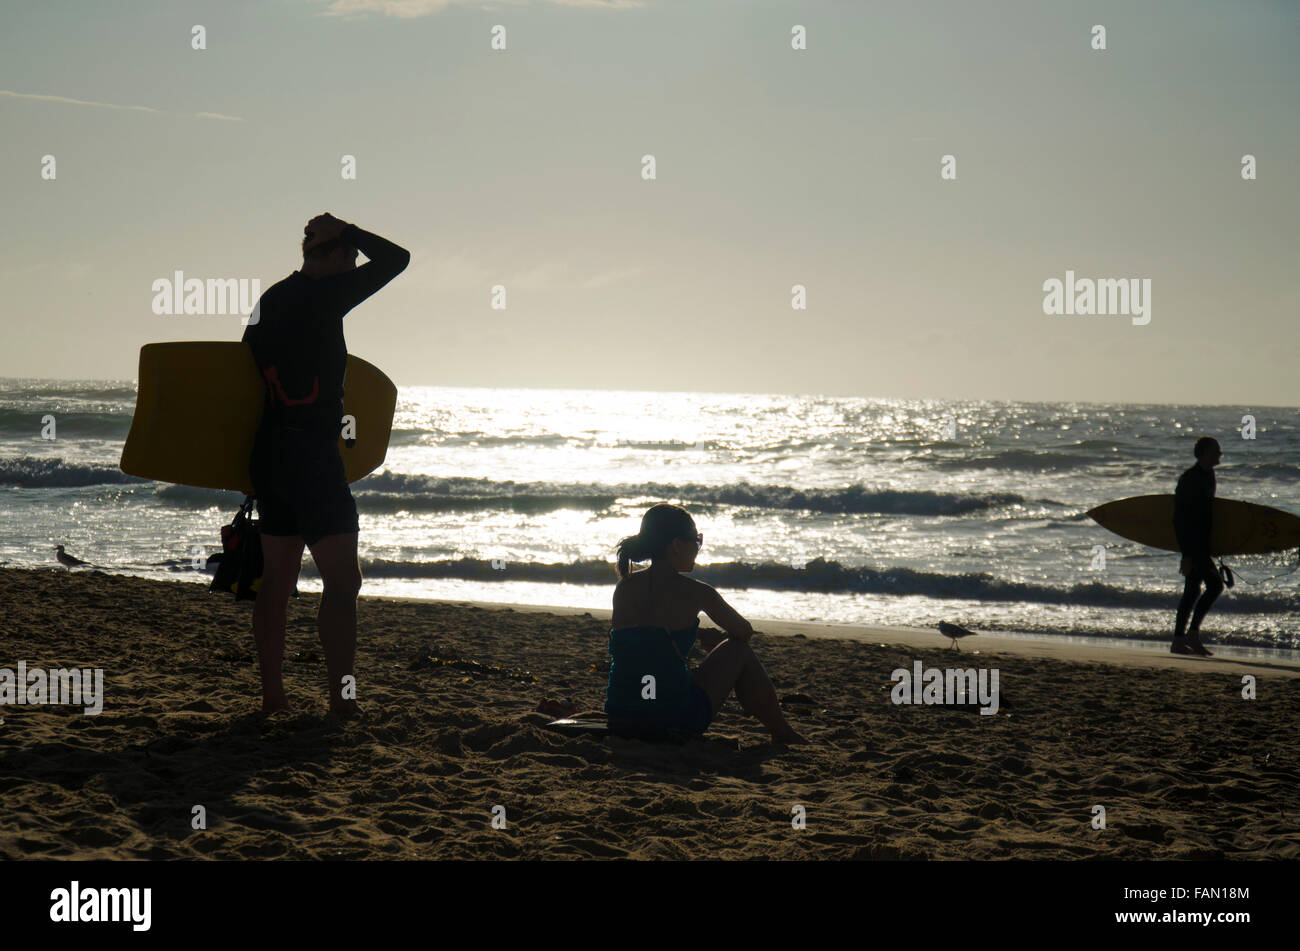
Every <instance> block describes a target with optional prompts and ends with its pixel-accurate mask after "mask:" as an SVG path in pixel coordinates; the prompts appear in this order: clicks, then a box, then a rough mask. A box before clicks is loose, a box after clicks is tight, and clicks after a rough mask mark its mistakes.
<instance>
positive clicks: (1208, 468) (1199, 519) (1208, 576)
mask: <svg viewBox="0 0 1300 951" xmlns="http://www.w3.org/2000/svg"><path fill="white" fill-rule="evenodd" d="M1193 452H1194V453H1195V454H1196V465H1194V466H1192V467H1191V468H1190V469H1188V470H1187V471H1186V472H1184V473H1183V474H1182V476H1181V477H1180V478H1179V480H1178V488H1177V490H1176V491H1175V492H1174V534H1175V535H1176V536H1177V538H1178V549H1179V551H1181V552H1182V553H1183V560H1182V563H1181V564H1180V565H1179V568H1178V570H1179V572H1180V573H1181V574H1182V575H1183V576H1184V577H1185V578H1186V579H1187V581H1186V582H1185V583H1184V585H1183V597H1182V600H1181V601H1179V602H1178V615H1177V617H1176V619H1175V622H1174V642H1173V644H1172V645H1171V646H1170V648H1169V652H1170V653H1171V654H1200V655H1202V656H1204V657H1209V656H1211V654H1210V652H1209V651H1208V650H1206V648H1205V645H1204V644H1202V643H1201V621H1202V620H1204V618H1205V613H1206V612H1207V611H1209V610H1210V605H1212V604H1214V599H1215V598H1217V597H1218V596H1219V595H1220V594H1221V593H1222V592H1223V580H1222V579H1221V578H1220V577H1219V572H1218V569H1217V568H1215V567H1214V562H1213V560H1211V558H1210V528H1211V516H1212V514H1213V512H1214V490H1215V488H1216V482H1215V478H1214V467H1215V466H1217V465H1218V464H1219V460H1220V459H1221V458H1222V457H1223V452H1222V450H1221V449H1220V448H1219V442H1218V440H1216V439H1214V438H1212V437H1210V436H1202V437H1201V438H1200V439H1198V440H1196V446H1195V447H1194V449H1193ZM1202 584H1204V585H1205V593H1204V594H1202V593H1201V585H1202ZM1198 595H1199V597H1198ZM1189 614H1190V615H1191V618H1192V624H1191V627H1190V628H1188V627H1187V616H1188V615H1189ZM1184 629H1186V630H1187V635H1186V636H1183V631H1184Z"/></svg>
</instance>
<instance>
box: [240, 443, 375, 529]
mask: <svg viewBox="0 0 1300 951" xmlns="http://www.w3.org/2000/svg"><path fill="white" fill-rule="evenodd" d="M249 470H250V472H249V474H250V475H251V476H252V479H253V491H254V493H255V494H256V495H257V515H258V518H259V519H260V521H259V523H258V528H259V529H260V530H261V533H262V534H263V535H290V536H292V535H298V536H301V537H302V540H303V541H304V542H306V543H307V544H308V545H314V544H316V542H318V541H320V540H321V539H322V538H324V537H325V536H326V535H340V534H344V533H347V532H355V531H357V528H358V525H357V503H356V501H355V500H354V499H353V498H352V490H351V489H349V488H348V479H347V475H346V473H345V472H344V471H343V459H342V457H340V456H339V448H338V433H337V432H336V431H335V430H334V429H332V428H331V429H329V430H323V431H322V430H311V429H292V428H289V427H282V428H279V429H266V430H259V431H258V433H257V437H256V439H255V440H254V442H253V455H252V458H251V459H250V462H249Z"/></svg>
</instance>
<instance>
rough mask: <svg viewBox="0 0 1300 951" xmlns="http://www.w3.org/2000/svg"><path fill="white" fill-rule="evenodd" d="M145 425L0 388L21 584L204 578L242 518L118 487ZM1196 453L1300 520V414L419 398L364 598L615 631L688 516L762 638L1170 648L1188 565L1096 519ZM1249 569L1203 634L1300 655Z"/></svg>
mask: <svg viewBox="0 0 1300 951" xmlns="http://www.w3.org/2000/svg"><path fill="white" fill-rule="evenodd" d="M134 402H135V386H134V384H133V382H131V381H49V380H23V379H3V380H0V513H2V515H3V518H2V521H0V525H2V526H3V527H2V528H0V562H4V563H7V564H8V565H10V566H15V567H41V566H53V565H54V564H55V561H54V552H53V546H54V545H55V544H57V543H63V544H65V545H66V546H67V548H68V550H69V551H70V552H72V553H73V554H75V555H77V556H78V557H80V558H83V559H85V560H88V561H90V562H93V563H95V564H96V565H99V566H102V567H104V568H105V569H107V570H111V571H115V572H120V573H124V574H133V575H139V576H143V577H150V578H165V579H172V580H182V581H191V582H193V583H195V584H205V585H206V584H207V583H208V582H209V580H210V577H209V576H208V575H207V574H206V573H205V571H204V570H203V569H202V568H201V567H200V568H198V569H196V568H195V567H194V562H195V560H196V557H197V560H198V562H199V564H200V566H201V564H202V560H203V559H204V558H205V557H206V555H207V554H209V553H212V552H216V551H218V550H220V541H219V539H220V534H219V533H220V527H221V525H222V524H224V523H228V522H229V521H230V519H231V518H232V517H233V515H234V512H235V510H236V509H237V508H238V506H239V503H240V502H241V500H242V496H240V495H239V494H237V493H233V492H217V491H210V490H207V489H196V488H191V487H185V486H176V485H167V484H161V483H156V482H151V481H146V480H141V479H136V478H133V477H131V476H127V475H125V474H123V473H122V471H121V470H120V469H119V467H118V462H119V459H120V456H121V450H122V444H123V442H124V440H125V439H126V435H127V432H128V430H129V428H130V422H131V413H132V410H133V406H134ZM1247 413H1249V414H1252V415H1253V416H1254V418H1255V421H1256V434H1255V438H1254V439H1244V438H1242V435H1241V424H1242V417H1243V415H1245V414H1247ZM47 414H49V415H53V416H54V417H55V419H56V423H57V431H56V432H57V438H55V439H53V440H49V439H44V438H42V436H41V429H42V418H43V417H44V416H46V415H47ZM1200 434H1209V435H1213V436H1215V437H1216V438H1218V439H1219V441H1220V442H1221V443H1222V445H1223V462H1222V464H1221V465H1220V466H1219V468H1218V469H1217V470H1216V472H1217V476H1218V483H1219V495H1220V496H1221V497H1226V498H1238V499H1245V500H1249V501H1255V502H1261V503H1264V504H1267V505H1273V506H1276V507H1279V508H1283V509H1288V510H1290V511H1293V512H1300V424H1298V423H1297V416H1296V411H1295V410H1292V409H1284V408H1268V407H1241V406H1171V405H1115V404H1109V405H1108V404H1079V403H988V402H961V401H919V400H892V399H854V398H831V397H820V396H784V395H762V394H749V395H736V394H709V393H646V392H612V391H595V390H499V389H498V390H489V389H470V388H442V387H403V388H401V390H400V393H399V399H398V407H397V416H396V419H395V420H394V428H393V437H392V441H391V443H390V446H389V451H388V458H387V460H386V463H385V465H384V467H383V468H382V469H381V470H380V471H378V472H376V473H375V474H373V475H371V476H369V477H367V478H366V479H364V480H361V481H360V482H357V483H355V484H354V485H353V487H352V489H353V493H354V495H355V496H356V499H357V504H358V508H359V510H360V516H361V561H362V572H363V575H364V577H365V583H364V587H363V589H362V593H363V594H371V595H396V596H405V597H427V598H450V599H456V600H478V601H496V602H517V603H526V604H565V605H573V606H578V607H602V608H607V607H609V605H610V595H611V592H612V589H613V583H614V580H615V579H614V571H613V559H614V555H613V546H614V544H615V543H616V542H617V541H618V539H619V538H620V537H622V536H624V535H627V534H631V533H633V532H635V531H636V529H637V526H638V524H639V520H640V517H641V514H642V513H643V512H644V511H645V509H646V508H647V507H648V506H649V505H651V504H653V503H654V502H659V501H669V502H675V503H678V504H681V505H683V506H685V507H686V508H687V509H688V510H689V511H690V512H691V513H692V514H693V515H694V516H695V519H696V522H697V524H698V526H699V528H700V530H701V531H702V532H703V533H704V547H703V549H702V550H701V552H700V557H699V559H698V563H697V568H696V570H695V577H698V578H700V579H702V580H704V581H707V582H709V583H710V584H713V585H714V586H715V587H717V588H719V590H721V591H722V593H723V595H724V596H725V597H726V598H727V599H728V600H729V601H730V602H731V603H732V604H733V605H734V606H735V607H737V609H738V610H740V611H741V612H742V613H744V614H747V615H749V616H751V617H770V618H782V619H789V620H808V621H832V622H839V623H849V624H871V625H903V626H913V627H933V626H934V625H935V624H937V623H938V622H939V621H940V620H950V621H955V622H957V623H961V624H964V625H966V626H968V627H972V628H975V629H978V630H984V631H992V630H1004V631H1008V630H1009V631H1024V632H1031V633H1037V634H1042V635H1053V636H1106V637H1122V638H1167V637H1168V634H1169V631H1170V630H1171V629H1172V624H1173V611H1174V606H1175V604H1176V602H1177V599H1178V595H1179V593H1180V592H1181V582H1182V579H1181V577H1180V576H1179V575H1178V556H1177V555H1175V554H1172V553H1168V552H1161V551H1156V550H1153V549H1148V548H1144V547H1142V546H1140V545H1136V544H1133V543H1130V542H1127V541H1125V540H1124V539H1121V538H1119V537H1118V536H1115V535H1111V534H1109V533H1107V532H1106V531H1104V530H1103V529H1101V528H1100V527H1099V526H1097V525H1096V524H1094V523H1093V522H1092V521H1091V520H1090V519H1089V518H1087V516H1086V515H1085V514H1084V513H1085V512H1086V510H1087V509H1089V508H1091V507H1092V506H1094V505H1097V504H1099V503H1101V502H1105V501H1109V500H1111V499H1116V498H1124V497H1127V496H1132V495H1142V494H1147V493H1157V492H1172V491H1173V488H1174V484H1175V482H1176V480H1177V478H1178V475H1179V474H1180V473H1181V472H1182V471H1183V469H1185V468H1186V467H1187V466H1188V465H1190V464H1191V463H1192V461H1193V460H1192V457H1191V446H1192V442H1193V439H1194V437H1195V436H1197V435H1200ZM1096 546H1104V552H1105V563H1104V567H1103V566H1102V565H1101V564H1100V562H1099V560H1098V557H1097V547H1096ZM1244 561H1245V560H1244V559H1241V560H1235V566H1236V567H1237V568H1238V584H1237V586H1236V587H1235V588H1234V589H1232V590H1231V591H1230V592H1226V593H1225V594H1224V596H1222V597H1221V598H1220V599H1219V601H1218V603H1217V604H1216V605H1215V609H1214V611H1213V612H1212V613H1211V615H1210V617H1209V619H1208V620H1207V622H1206V624H1205V626H1204V631H1205V633H1206V635H1207V637H1208V638H1209V639H1211V640H1212V641H1215V642H1218V643H1226V644H1238V645H1250V646H1254V647H1265V648H1283V649H1295V648H1296V647H1297V646H1300V636H1298V635H1300V625H1297V620H1296V610H1297V607H1300V594H1298V592H1300V572H1295V571H1294V568H1295V566H1296V553H1295V552H1292V553H1290V554H1289V555H1280V556H1276V557H1274V558H1272V559H1267V560H1265V559H1259V560H1258V561H1259V562H1260V563H1258V564H1243V563H1242V562H1244ZM1228 562H1229V564H1230V565H1232V564H1234V559H1228ZM300 588H302V589H305V590H313V589H315V590H319V579H318V578H317V577H316V575H315V574H314V568H313V566H312V564H311V561H310V559H307V560H306V561H305V567H304V573H303V578H302V581H301V582H300ZM214 597H217V595H214ZM936 637H937V635H936Z"/></svg>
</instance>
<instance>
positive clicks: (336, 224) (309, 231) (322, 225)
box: [302, 211, 348, 251]
mask: <svg viewBox="0 0 1300 951" xmlns="http://www.w3.org/2000/svg"><path fill="white" fill-rule="evenodd" d="M347 226H348V223H347V222H346V221H343V220H341V219H339V218H335V217H334V216H333V215H331V214H330V213H329V212H328V211H327V212H325V213H324V214H323V215H317V216H316V217H315V218H313V219H311V221H309V222H307V226H306V227H305V228H303V229H302V230H303V235H304V236H305V238H306V241H305V243H304V244H303V250H304V251H310V250H311V249H312V248H314V247H316V245H318V244H324V243H325V242H326V241H333V240H334V239H335V238H337V237H338V236H339V235H340V234H342V233H343V229H344V228H346V227H347Z"/></svg>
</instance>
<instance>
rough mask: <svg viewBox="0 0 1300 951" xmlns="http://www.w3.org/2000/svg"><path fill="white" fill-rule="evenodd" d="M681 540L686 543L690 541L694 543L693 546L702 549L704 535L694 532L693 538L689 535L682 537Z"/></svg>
mask: <svg viewBox="0 0 1300 951" xmlns="http://www.w3.org/2000/svg"><path fill="white" fill-rule="evenodd" d="M682 538H683V539H684V540H686V541H688V542H690V541H693V542H695V544H696V545H698V546H699V547H700V548H703V547H704V533H703V532H696V533H695V535H694V536H691V535H683V536H682Z"/></svg>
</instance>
